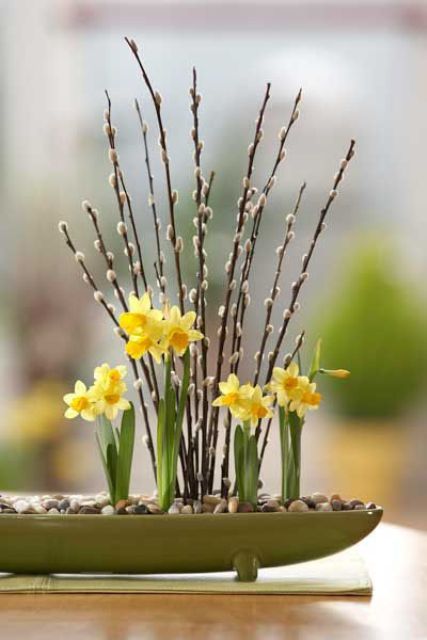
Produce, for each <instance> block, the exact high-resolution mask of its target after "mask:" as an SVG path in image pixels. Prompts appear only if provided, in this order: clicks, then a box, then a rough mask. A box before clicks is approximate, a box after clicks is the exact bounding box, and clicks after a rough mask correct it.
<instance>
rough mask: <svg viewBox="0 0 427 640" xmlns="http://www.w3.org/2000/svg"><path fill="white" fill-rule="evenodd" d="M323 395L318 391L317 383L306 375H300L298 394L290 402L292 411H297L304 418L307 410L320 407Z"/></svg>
mask: <svg viewBox="0 0 427 640" xmlns="http://www.w3.org/2000/svg"><path fill="white" fill-rule="evenodd" d="M321 400H322V396H321V394H320V393H318V392H317V391H316V383H315V382H310V380H309V379H308V378H307V377H305V376H300V378H299V385H298V395H297V397H296V398H295V399H293V400H291V402H290V404H289V409H290V411H295V412H296V413H297V415H298V416H299V417H300V418H303V417H304V415H305V413H306V411H307V410H315V409H318V408H319V405H320V402H321Z"/></svg>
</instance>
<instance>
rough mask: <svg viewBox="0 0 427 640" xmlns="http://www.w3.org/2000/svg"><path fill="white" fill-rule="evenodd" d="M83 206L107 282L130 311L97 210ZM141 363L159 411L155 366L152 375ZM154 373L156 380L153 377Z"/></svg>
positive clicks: (124, 309) (85, 204) (88, 205)
mask: <svg viewBox="0 0 427 640" xmlns="http://www.w3.org/2000/svg"><path fill="white" fill-rule="evenodd" d="M82 206H83V209H84V211H86V212H87V214H88V216H89V219H90V220H91V222H92V224H93V227H94V229H95V234H96V240H95V249H96V250H97V251H99V253H100V254H101V255H102V256H103V258H104V260H105V263H106V265H107V280H108V281H109V282H110V283H111V286H112V287H113V289H114V294H115V296H116V298H117V299H118V300H119V301H120V304H121V305H122V308H123V311H128V305H127V303H126V299H125V296H124V289H123V288H122V287H121V286H120V284H119V281H118V278H117V274H116V272H115V271H114V255H113V253H112V252H111V251H108V250H107V246H106V244H105V241H104V238H103V236H102V233H101V229H100V226H99V222H98V212H97V211H96V210H95V209H93V207H92V206H91V204H90V203H89V202H87V201H85V202H83V205H82ZM140 363H141V367H142V370H143V373H144V377H145V380H146V382H147V385H148V388H149V390H150V395H151V398H152V400H153V403H154V407H155V409H156V410H157V405H158V388H157V380H156V378H155V372H154V371H153V369H154V367H153V366H152V367H151V373H150V371H149V369H148V367H147V365H146V363H145V361H144V359H143V358H141V359H140ZM153 373H154V380H153V377H152V376H153ZM156 391H157V393H156Z"/></svg>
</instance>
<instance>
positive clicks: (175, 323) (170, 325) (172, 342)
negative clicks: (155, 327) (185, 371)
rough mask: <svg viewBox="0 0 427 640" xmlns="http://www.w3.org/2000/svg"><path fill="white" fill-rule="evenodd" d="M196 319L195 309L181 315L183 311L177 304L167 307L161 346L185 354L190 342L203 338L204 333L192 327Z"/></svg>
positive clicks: (181, 354) (179, 354) (178, 353)
mask: <svg viewBox="0 0 427 640" xmlns="http://www.w3.org/2000/svg"><path fill="white" fill-rule="evenodd" d="M195 320H196V314H195V312H194V311H188V312H187V313H185V314H184V315H181V311H180V310H179V308H178V307H176V306H174V307H172V308H171V309H170V310H169V309H165V322H164V325H163V338H162V341H161V346H162V347H163V348H164V349H165V350H167V349H173V351H174V352H175V353H176V354H177V355H178V356H183V355H184V353H185V352H186V350H187V348H188V345H189V344H190V342H195V341H196V340H201V339H202V338H203V333H200V331H197V330H196V329H193V328H192V327H193V324H194V321H195Z"/></svg>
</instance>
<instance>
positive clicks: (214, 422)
mask: <svg viewBox="0 0 427 640" xmlns="http://www.w3.org/2000/svg"><path fill="white" fill-rule="evenodd" d="M270 86H271V85H270V83H268V84H267V87H266V91H265V95H264V99H263V102H262V105H261V109H260V112H259V115H258V118H257V121H256V126H255V134H254V140H253V142H252V144H251V145H250V146H249V149H248V156H249V157H248V167H247V171H246V175H245V177H244V178H243V192H242V195H241V197H240V199H239V211H238V216H237V225H236V230H235V235H234V239H233V248H232V252H231V256H230V260H229V261H228V263H227V265H226V273H227V276H228V277H227V286H226V294H225V301H224V305H223V312H222V318H221V324H220V328H219V333H218V355H217V365H216V372H215V378H214V384H213V396H216V395H218V392H219V382H220V379H221V372H222V364H223V361H224V345H225V340H226V337H227V321H228V314H229V311H230V302H231V297H232V294H233V291H234V289H235V287H236V281H235V279H234V274H235V269H236V264H237V260H238V257H239V255H240V250H241V245H240V241H241V239H242V234H243V231H244V226H245V222H246V218H247V216H248V214H247V212H246V205H247V203H248V201H249V199H250V197H252V193H253V192H252V190H251V187H250V181H251V177H252V173H253V168H254V159H255V154H256V150H257V147H258V145H259V142H260V140H261V138H262V122H263V119H264V113H265V109H266V107H267V103H268V100H269V98H270ZM218 417H219V410H218V407H211V412H210V419H209V430H208V454H209V453H211V455H210V466H209V478H208V488H209V491H212V487H213V482H214V474H215V460H216V446H217V441H218Z"/></svg>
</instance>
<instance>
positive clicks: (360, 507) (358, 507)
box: [354, 504, 365, 511]
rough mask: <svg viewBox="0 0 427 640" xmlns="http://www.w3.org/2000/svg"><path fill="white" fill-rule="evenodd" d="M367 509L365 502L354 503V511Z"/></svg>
mask: <svg viewBox="0 0 427 640" xmlns="http://www.w3.org/2000/svg"><path fill="white" fill-rule="evenodd" d="M364 510H365V505H364V504H355V505H354V511H364Z"/></svg>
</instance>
